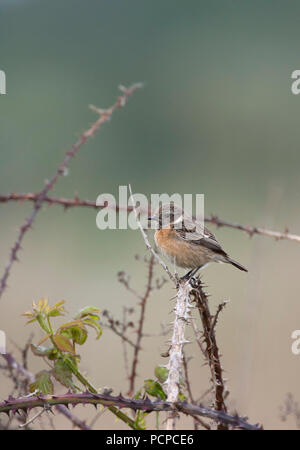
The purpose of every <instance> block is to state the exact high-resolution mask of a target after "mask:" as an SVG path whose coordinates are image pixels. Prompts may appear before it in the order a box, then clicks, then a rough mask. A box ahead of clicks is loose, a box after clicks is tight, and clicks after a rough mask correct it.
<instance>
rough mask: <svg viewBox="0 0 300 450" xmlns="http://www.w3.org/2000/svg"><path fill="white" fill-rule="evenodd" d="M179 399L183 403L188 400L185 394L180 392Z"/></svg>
mask: <svg viewBox="0 0 300 450" xmlns="http://www.w3.org/2000/svg"><path fill="white" fill-rule="evenodd" d="M178 398H179V400H180V401H181V402H184V401H185V400H186V399H187V398H186V396H185V395H184V394H183V392H179V394H178Z"/></svg>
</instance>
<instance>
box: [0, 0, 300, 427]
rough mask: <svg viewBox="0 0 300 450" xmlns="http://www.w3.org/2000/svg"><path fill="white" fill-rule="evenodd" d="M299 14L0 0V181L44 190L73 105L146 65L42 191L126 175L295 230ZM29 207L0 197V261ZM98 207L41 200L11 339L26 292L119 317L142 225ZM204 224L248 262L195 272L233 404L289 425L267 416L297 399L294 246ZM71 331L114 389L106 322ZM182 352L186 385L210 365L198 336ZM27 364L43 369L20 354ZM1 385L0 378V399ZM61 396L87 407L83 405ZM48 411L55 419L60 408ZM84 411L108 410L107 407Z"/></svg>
mask: <svg viewBox="0 0 300 450" xmlns="http://www.w3.org/2000/svg"><path fill="white" fill-rule="evenodd" d="M299 13H300V4H299V2H296V1H291V0H288V1H286V2H282V1H276V0H273V1H272V2H271V1H268V0H263V1H261V0H260V1H251V2H250V1H237V0H236V1H227V2H222V1H220V0H218V1H216V0H214V1H199V0H198V1H196V0H189V2H187V3H183V2H180V1H174V0H172V1H171V0H165V1H164V2H159V1H158V0H154V1H151V2H146V1H142V2H141V1H138V0H131V1H129V0H114V1H105V0H101V1H99V0H98V1H96V0H89V1H87V2H84V4H83V2H80V1H79V0H72V1H71V0H65V1H64V2H60V1H58V0H52V1H51V2H48V1H45V0H40V1H37V0H22V1H21V0H9V1H8V0H5V1H4V0H2V1H0V45H1V53H0V69H1V70H4V71H5V72H6V76H7V95H6V96H1V98H0V112H1V121H0V140H1V152H0V192H1V193H3V194H4V193H9V192H12V191H16V192H36V191H39V190H41V187H42V186H43V183H44V180H45V179H46V178H48V177H50V176H51V175H52V174H53V172H54V171H55V170H56V167H57V164H58V163H59V162H60V161H61V160H62V157H63V153H64V151H65V150H67V149H68V148H69V147H70V145H72V143H73V142H74V140H75V139H76V136H78V135H79V133H80V132H82V131H83V130H84V129H85V128H86V127H87V125H88V124H90V123H91V122H92V121H93V120H94V115H93V113H91V112H90V111H89V110H88V105H89V104H90V103H93V104H95V105H97V106H99V107H106V106H109V105H111V104H112V103H113V101H114V99H115V97H116V94H117V86H118V85H119V84H120V83H122V84H125V85H129V84H130V83H131V82H134V81H143V82H145V88H144V89H143V90H142V91H140V92H138V93H136V94H135V95H134V97H133V98H132V99H131V100H130V103H129V104H128V105H127V107H126V109H124V110H122V111H120V112H117V113H116V114H115V115H114V117H113V119H112V121H111V122H110V123H109V124H107V125H105V127H103V128H102V129H101V131H100V133H99V134H98V135H97V136H96V137H95V138H94V139H93V140H92V141H90V142H88V144H87V145H86V146H84V148H82V149H81V150H80V152H79V154H78V157H77V158H76V159H75V160H74V161H72V163H71V167H70V171H69V174H68V176H66V177H64V178H63V179H61V180H60V181H59V183H58V184H57V186H56V188H55V191H54V192H53V194H55V195H58V196H66V197H73V196H74V195H75V194H78V195H79V197H80V198H83V199H90V200H96V198H97V196H98V195H99V194H100V193H102V192H110V193H112V194H115V195H117V193H118V186H119V185H126V184H128V183H131V184H132V187H133V189H134V191H135V192H142V193H144V194H146V195H150V193H159V192H167V193H169V194H172V193H174V192H179V193H181V194H184V193H204V194H205V212H206V215H209V214H210V213H215V214H218V215H219V216H220V217H221V218H223V219H225V220H229V221H232V222H238V223H242V224H253V225H258V226H266V227H270V228H271V229H276V230H277V229H278V230H282V231H283V230H284V228H285V227H286V226H288V227H289V229H290V230H291V231H292V232H295V233H300V231H299V230H300V214H299V210H298V196H299V188H300V179H299V164H300V152H299V142H300V128H299V109H300V96H299V97H297V96H294V95H292V93H291V89H290V86H291V78H290V77H291V73H292V71H293V70H295V69H299V67H298V66H299V26H298V25H299V24H298V17H299ZM31 208H32V205H29V204H24V205H17V204H9V205H0V214H1V238H0V268H1V274H2V271H3V270H4V266H5V265H6V263H7V260H8V254H9V250H10V247H11V246H12V244H13V242H14V240H15V238H16V233H17V230H18V226H19V225H20V224H21V223H22V222H23V220H24V217H25V216H27V215H28V214H29V212H30V209H31ZM95 219H96V212H95V211H94V210H86V209H72V210H70V211H68V212H64V211H63V210H62V208H60V207H58V206H52V207H51V208H48V207H44V209H43V211H42V212H41V213H40V214H39V216H38V218H37V220H36V222H35V224H34V229H33V230H31V231H30V232H29V233H28V234H27V235H26V238H25V242H24V246H23V251H22V253H21V262H20V263H18V264H16V265H15V266H14V268H13V271H12V274H11V277H10V279H9V289H8V290H7V291H6V293H5V295H4V296H3V298H2V299H1V301H0V329H3V330H4V331H5V332H6V333H7V336H8V338H9V343H8V349H9V350H12V351H14V352H15V347H14V345H13V343H12V341H14V342H15V343H16V344H18V345H19V346H22V345H23V344H24V342H25V341H26V339H27V337H28V335H29V333H30V332H31V331H32V330H34V331H35V341H37V340H38V339H39V336H40V334H39V332H38V331H37V328H36V327H33V326H27V327H25V326H24V323H25V320H24V318H22V317H21V313H22V312H24V311H25V310H28V309H29V307H30V305H31V302H32V301H33V300H38V299H39V298H40V297H43V296H47V297H49V301H50V302H51V303H56V302H57V301H59V300H60V299H62V298H64V299H66V300H67V309H68V310H69V312H70V313H72V314H73V313H75V312H76V311H77V310H78V309H79V308H80V307H82V306H85V305H89V304H93V305H96V306H98V307H99V308H100V309H101V310H103V309H109V310H110V311H112V313H113V314H114V315H115V316H116V317H117V316H119V317H120V316H121V314H122V306H123V305H124V304H126V305H134V304H135V299H134V298H133V297H132V296H130V295H129V294H128V292H126V291H125V290H124V288H123V286H121V285H120V284H119V283H118V282H117V276H116V274H117V272H118V271H119V270H125V271H126V272H127V273H129V274H130V275H131V276H132V283H133V285H134V286H136V287H137V288H138V289H143V287H144V285H145V282H146V271H145V268H144V267H143V265H141V264H140V263H139V262H138V261H136V260H135V259H134V255H135V254H137V253H138V254H140V255H144V254H145V253H146V251H145V246H144V243H143V241H142V238H141V235H140V233H139V232H134V231H131V230H128V231H123V230H122V231H99V230H98V229H97V228H96V222H95ZM210 228H211V230H212V231H213V232H216V234H217V237H218V239H219V240H220V242H221V243H222V244H223V246H224V248H225V249H226V250H228V252H229V253H230V254H231V256H232V257H234V258H235V259H237V260H238V261H240V262H241V263H242V264H244V265H245V266H247V267H248V269H249V273H248V274H244V273H242V272H239V271H238V270H235V269H234V268H233V267H230V266H225V265H212V266H209V267H208V268H207V269H205V271H204V272H203V277H204V280H205V282H206V284H207V285H208V291H209V292H210V293H211V294H212V297H211V305H212V307H211V308H212V311H214V310H215V308H216V306H217V305H218V303H220V301H222V300H225V299H226V300H228V299H229V300H230V303H229V304H228V305H227V307H226V309H225V311H224V312H223V313H222V315H221V317H220V322H219V326H218V329H217V338H218V342H219V345H220V348H221V352H222V354H223V359H222V361H223V366H224V368H225V370H226V377H227V378H228V388H229V390H230V397H229V405H230V408H231V410H234V409H235V408H236V409H237V410H238V412H239V413H240V414H244V415H248V416H249V420H250V421H252V422H261V423H263V424H264V426H265V428H277V427H279V428H293V427H295V421H294V420H293V419H290V420H288V421H287V422H282V421H281V420H280V418H279V406H280V405H281V404H283V402H284V399H285V396H286V394H287V392H292V393H293V395H294V396H295V398H296V399H298V400H299V401H300V387H299V373H300V356H295V355H293V354H292V352H291V343H292V340H291V333H292V331H293V330H295V329H299V328H300V303H299V285H298V275H297V273H298V268H299V263H298V258H299V251H300V247H299V244H297V243H294V242H289V241H280V242H275V241H274V240H271V239H269V238H267V237H253V238H252V239H249V237H248V236H246V235H245V234H244V233H242V232H239V231H236V230H231V229H225V228H222V229H219V230H216V229H215V228H214V227H213V226H211V227H210ZM156 271H157V274H158V275H159V273H160V268H156ZM172 295H173V290H172V288H171V286H170V284H168V285H166V286H164V288H163V289H162V290H161V291H159V293H155V295H154V296H153V297H152V298H151V301H150V302H149V304H148V308H147V321H146V331H147V332H149V333H150V332H151V333H157V332H159V330H160V323H161V322H166V323H167V322H169V321H170V319H171V317H172V315H170V311H171V307H172V303H171V302H170V301H169V299H170V298H171V297H172ZM189 334H190V336H192V332H191V330H190V332H189ZM165 341H166V338H165V337H156V338H152V339H147V340H145V341H144V345H143V347H144V352H143V354H142V357H141V362H140V366H139V370H138V373H139V379H138V382H139V384H140V385H142V383H143V380H144V379H145V378H149V377H152V376H153V369H154V367H155V365H157V364H163V363H165V361H164V360H163V359H162V358H161V357H160V356H159V355H160V353H161V352H162V351H163V350H164V349H165ZM85 347H86V349H85V351H84V355H83V360H82V367H83V369H84V370H85V371H86V373H87V374H88V377H89V378H90V380H91V381H92V382H93V383H94V385H96V386H97V387H99V388H100V387H103V386H110V387H112V388H113V389H114V392H116V393H118V392H119V391H120V390H121V389H122V391H123V392H125V390H126V389H127V383H126V382H124V371H123V361H122V347H121V344H120V341H119V339H117V338H116V337H115V336H114V335H112V333H111V332H110V331H109V330H105V331H104V334H103V337H102V338H101V340H100V341H95V340H94V338H93V336H91V337H90V338H89V341H88V343H87V344H86V345H85ZM187 351H188V354H190V355H193V356H194V359H193V361H192V363H191V378H192V383H193V386H194V391H195V395H198V394H199V395H200V394H201V393H202V392H203V391H205V390H206V388H207V387H208V373H207V370H206V368H204V367H202V362H203V360H202V357H201V355H199V353H198V349H197V347H196V346H195V345H194V344H192V345H191V346H189V347H188V348H187ZM16 354H17V353H16ZM30 364H31V369H32V370H38V369H39V368H41V367H44V364H43V362H42V361H40V360H37V358H33V357H30ZM124 386H125V388H124ZM9 388H10V386H8V381H7V379H4V378H3V379H1V388H0V395H1V398H5V397H6V395H7V393H8V391H9ZM58 389H60V391H61V392H63V391H64V390H63V389H62V388H58ZM75 412H76V413H77V414H78V415H80V417H82V418H91V417H92V416H93V415H94V414H95V412H94V409H92V408H89V407H86V408H78V409H75ZM56 424H57V427H65V426H67V427H69V426H70V425H69V423H67V422H65V421H64V419H61V420H59V421H57V422H56ZM37 426H38V425H37ZM97 426H99V427H100V428H116V429H117V428H119V427H122V424H121V423H120V422H117V423H115V421H114V418H113V417H111V416H110V414H109V413H106V414H105V415H104V416H103V417H102V418H101V419H99V421H98V422H97ZM182 426H183V427H187V426H192V424H191V423H190V422H188V421H185V422H183V423H182Z"/></svg>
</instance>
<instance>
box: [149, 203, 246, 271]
mask: <svg viewBox="0 0 300 450" xmlns="http://www.w3.org/2000/svg"><path fill="white" fill-rule="evenodd" d="M148 221H151V222H152V221H153V222H154V223H155V228H156V229H157V231H156V232H155V234H154V239H155V242H156V245H157V246H158V247H159V248H160V250H161V251H162V253H164V254H165V255H166V256H167V257H168V258H169V259H171V261H173V262H175V264H176V265H177V266H179V267H183V268H186V269H190V271H189V272H187V274H186V275H185V276H184V277H183V279H188V278H190V277H193V276H194V275H195V274H196V273H197V272H198V270H199V269H201V268H203V267H204V266H206V265H207V264H209V263H211V262H218V263H229V264H232V265H233V266H234V267H237V268H238V269H240V270H243V271H245V272H248V270H247V269H246V268H245V267H244V266H242V264H240V263H238V262H237V261H234V260H233V259H231V258H230V257H229V256H228V254H227V253H226V252H225V251H224V250H223V248H222V247H221V245H220V244H219V242H218V241H217V239H216V237H215V236H214V235H213V233H211V232H210V231H209V230H208V229H207V228H206V227H204V226H202V225H201V223H200V222H198V221H197V220H196V219H193V218H192V217H191V216H189V215H188V214H186V213H184V211H183V210H182V209H181V208H180V207H179V206H177V205H175V204H174V203H173V202H171V203H165V204H163V205H161V206H160V207H159V208H158V209H157V211H156V212H155V214H154V215H153V216H152V217H148Z"/></svg>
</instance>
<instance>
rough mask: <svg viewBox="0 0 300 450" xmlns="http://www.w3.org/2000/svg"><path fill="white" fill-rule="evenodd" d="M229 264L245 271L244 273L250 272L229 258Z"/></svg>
mask: <svg viewBox="0 0 300 450" xmlns="http://www.w3.org/2000/svg"><path fill="white" fill-rule="evenodd" d="M227 262H228V263H230V264H232V265H233V266H234V267H237V268H238V269H240V270H243V271H244V272H248V270H247V269H246V267H244V266H242V264H240V263H238V262H236V261H234V259H231V258H229V257H228V258H227Z"/></svg>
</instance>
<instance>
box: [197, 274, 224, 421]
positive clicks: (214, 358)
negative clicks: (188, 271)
mask: <svg viewBox="0 0 300 450" xmlns="http://www.w3.org/2000/svg"><path fill="white" fill-rule="evenodd" d="M192 294H193V295H194V298H195V302H196V306H197V308H198V311H199V314H200V318H201V322H202V327H203V339H204V342H205V345H206V348H205V355H206V357H207V360H208V364H209V367H210V370H211V376H212V382H213V386H214V391H215V400H214V408H215V409H216V410H217V411H224V412H227V408H226V405H225V400H224V393H225V384H224V379H223V368H222V366H221V360H220V354H219V348H218V345H217V341H216V335H215V325H216V320H217V317H218V314H219V312H220V311H221V309H222V308H223V307H224V304H222V306H220V307H219V308H218V311H217V314H216V316H215V318H214V317H213V316H211V314H210V310H209V306H208V299H207V295H206V293H205V292H204V290H203V289H202V283H201V280H200V279H199V278H198V279H197V285H196V286H194V288H193V290H192ZM224 427H225V428H227V426H226V425H224V424H223V423H221V424H220V425H219V427H218V428H220V429H224Z"/></svg>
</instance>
